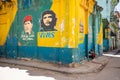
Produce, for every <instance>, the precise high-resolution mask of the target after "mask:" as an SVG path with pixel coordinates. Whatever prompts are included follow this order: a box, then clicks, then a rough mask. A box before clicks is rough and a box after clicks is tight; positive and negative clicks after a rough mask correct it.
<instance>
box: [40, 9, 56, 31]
mask: <svg viewBox="0 0 120 80" xmlns="http://www.w3.org/2000/svg"><path fill="white" fill-rule="evenodd" d="M56 21H57V18H56V14H55V13H54V12H53V11H52V10H47V11H44V12H43V13H42V19H41V20H40V24H41V25H40V31H57V30H56V29H55V26H56Z"/></svg>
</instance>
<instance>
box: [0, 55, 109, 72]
mask: <svg viewBox="0 0 120 80" xmlns="http://www.w3.org/2000/svg"><path fill="white" fill-rule="evenodd" d="M108 61H109V57H105V56H101V57H98V58H95V59H93V60H91V61H89V62H83V63H81V64H79V65H77V66H76V67H68V66H63V65H59V64H54V63H49V62H40V61H34V60H17V59H6V58H0V62H1V63H8V64H15V65H21V66H27V67H34V68H40V69H45V70H51V71H56V72H62V73H69V74H74V73H82V74H83V73H91V72H97V71H100V70H101V69H103V68H104V66H105V65H106V64H107V63H108Z"/></svg>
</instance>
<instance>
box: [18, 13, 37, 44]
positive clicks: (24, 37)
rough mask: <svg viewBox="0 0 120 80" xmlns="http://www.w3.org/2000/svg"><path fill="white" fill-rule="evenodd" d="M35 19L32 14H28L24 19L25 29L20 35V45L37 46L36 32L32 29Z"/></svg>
mask: <svg viewBox="0 0 120 80" xmlns="http://www.w3.org/2000/svg"><path fill="white" fill-rule="evenodd" d="M32 27H33V20H32V16H31V15H27V16H25V17H24V19H23V29H24V30H23V31H22V32H21V33H20V36H19V37H18V45H19V46H35V45H36V44H35V42H36V41H35V33H34V31H33V30H32Z"/></svg>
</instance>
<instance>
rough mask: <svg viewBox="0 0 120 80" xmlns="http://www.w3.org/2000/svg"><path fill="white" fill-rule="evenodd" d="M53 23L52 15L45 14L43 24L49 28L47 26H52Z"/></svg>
mask: <svg viewBox="0 0 120 80" xmlns="http://www.w3.org/2000/svg"><path fill="white" fill-rule="evenodd" d="M51 22H52V14H45V15H44V16H43V23H44V25H45V26H46V27H47V26H50V25H51Z"/></svg>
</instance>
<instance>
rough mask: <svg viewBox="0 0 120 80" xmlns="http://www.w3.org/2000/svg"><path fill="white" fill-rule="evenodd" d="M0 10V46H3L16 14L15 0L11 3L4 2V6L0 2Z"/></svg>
mask: <svg viewBox="0 0 120 80" xmlns="http://www.w3.org/2000/svg"><path fill="white" fill-rule="evenodd" d="M0 5H2V9H1V10H0V46H1V45H4V44H5V41H6V38H7V36H8V32H9V30H10V27H11V24H12V22H13V21H14V18H15V15H16V12H17V0H12V3H8V2H6V4H5V5H3V4H2V2H1V1H0Z"/></svg>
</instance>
